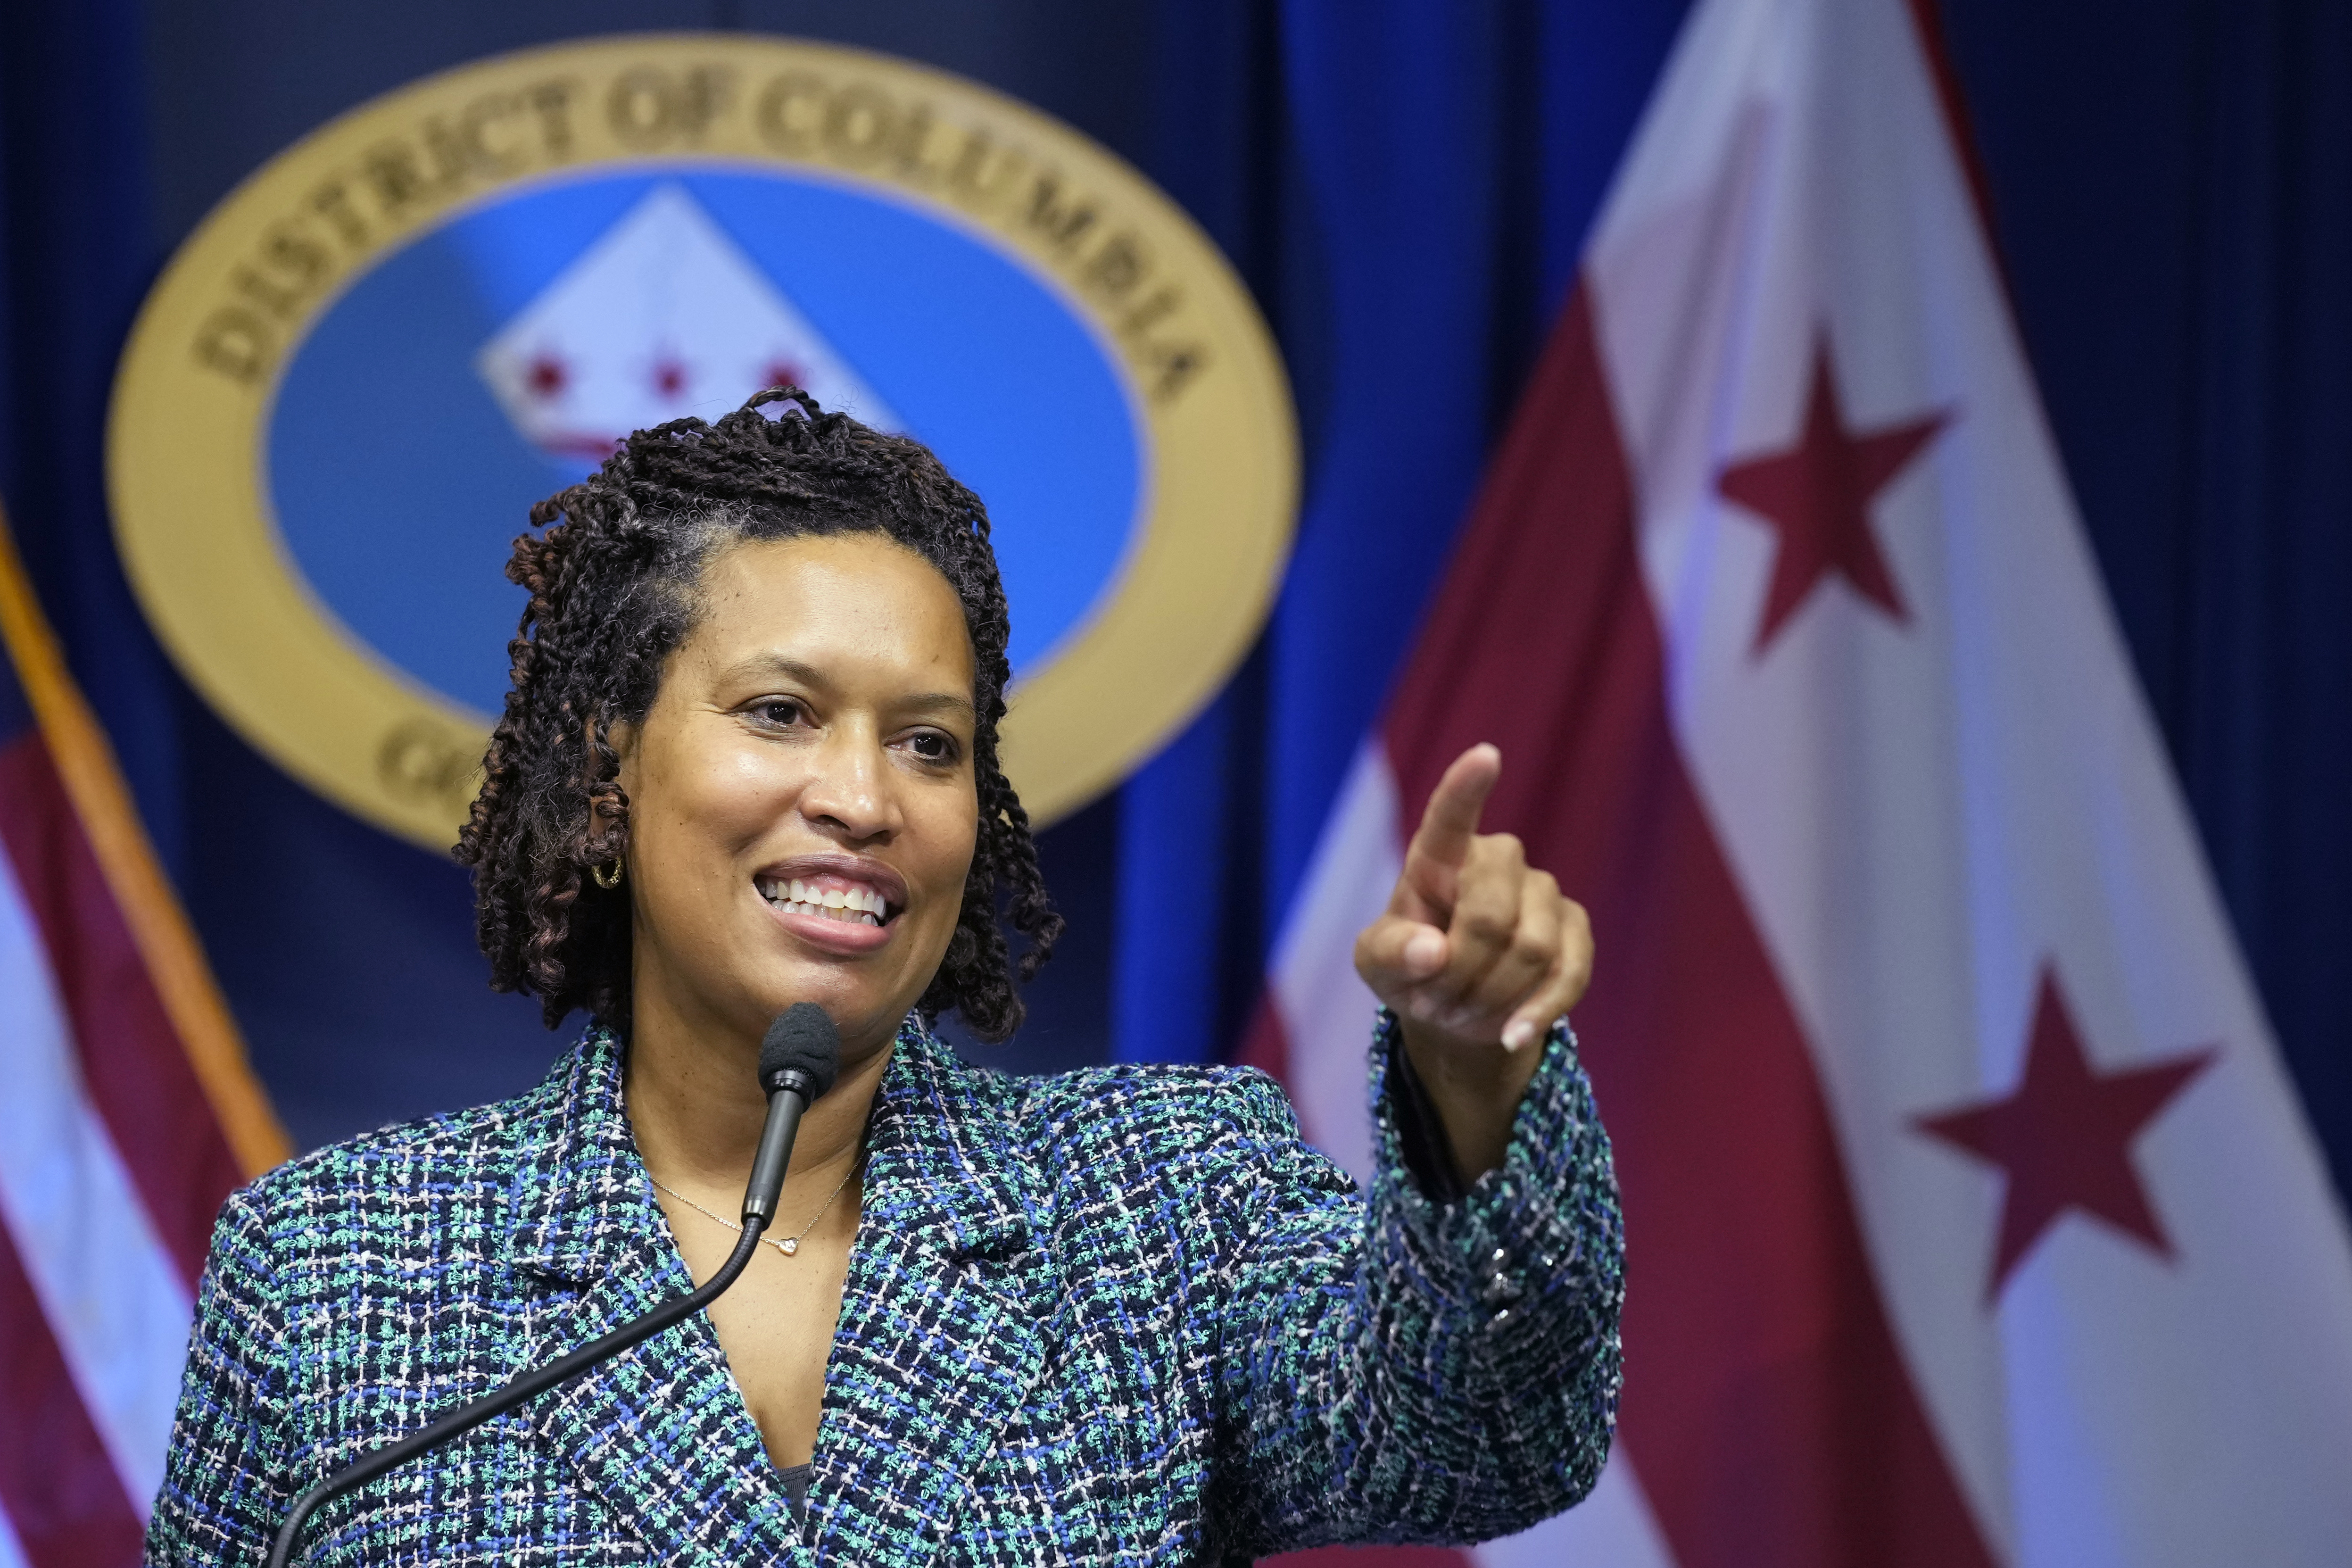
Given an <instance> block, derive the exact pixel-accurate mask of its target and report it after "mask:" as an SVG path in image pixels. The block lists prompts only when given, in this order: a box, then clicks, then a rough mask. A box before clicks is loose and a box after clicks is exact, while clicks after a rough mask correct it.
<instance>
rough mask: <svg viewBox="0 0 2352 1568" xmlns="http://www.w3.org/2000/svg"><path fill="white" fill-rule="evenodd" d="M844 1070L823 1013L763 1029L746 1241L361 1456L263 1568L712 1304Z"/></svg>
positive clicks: (752, 1242)
mask: <svg viewBox="0 0 2352 1568" xmlns="http://www.w3.org/2000/svg"><path fill="white" fill-rule="evenodd" d="M840 1067H841V1036H840V1033H839V1031H837V1030H836V1029H835V1027H834V1024H833V1020H832V1019H831V1018H829V1017H827V1016H825V1012H824V1008H822V1007H819V1006H818V1005H816V1004H815V1003H814V1002H799V1003H795V1004H793V1006H792V1007H790V1008H789V1009H787V1010H786V1011H785V1012H784V1013H782V1015H780V1016H778V1017H777V1019H776V1021H775V1022H774V1023H772V1024H771V1025H769V1026H768V1033H767V1036H766V1037H765V1038H763V1039H762V1040H761V1042H760V1087H761V1089H763V1090H765V1091H766V1093H767V1096H768V1119H767V1121H766V1122H765V1123H764V1124H763V1125H762V1126H761V1129H760V1148H759V1152H758V1153H757V1154H756V1155H755V1156H754V1157H753V1158H752V1161H751V1183H750V1184H749V1185H748V1186H747V1187H746V1188H745V1189H744V1193H743V1234H742V1235H741V1236H740V1237H737V1238H736V1241H735V1250H734V1251H732V1252H730V1253H729V1254H728V1255H727V1261H726V1262H724V1263H722V1264H720V1265H719V1271H718V1272H717V1273H715V1274H713V1275H712V1276H711V1277H710V1278H709V1279H706V1280H704V1281H703V1282H702V1283H701V1284H700V1285H698V1286H697V1287H696V1288H695V1289H692V1290H689V1291H688V1292H686V1293H685V1294H684V1295H682V1296H673V1297H671V1298H670V1299H669V1300H667V1301H664V1302H663V1303H662V1304H661V1305H660V1306H658V1307H656V1308H654V1309H653V1310H651V1311H649V1312H647V1313H646V1314H645V1315H644V1316H643V1317H640V1318H635V1319H632V1320H631V1321H628V1322H625V1323H624V1324H622V1325H621V1326H620V1327H619V1328H617V1329H614V1331H612V1332H611V1333H609V1334H606V1335H605V1336H604V1338H602V1339H600V1340H595V1341H593V1342H590V1343H588V1344H584V1345H583V1346H581V1347H580V1348H579V1349H578V1350H575V1351H572V1352H570V1353H569V1354H567V1355H563V1356H560V1357H558V1358H557V1359H556V1360H554V1361H551V1362H550V1363H547V1364H546V1365H545V1366H539V1367H533V1368H531V1369H530V1371H528V1372H525V1373H519V1374H517V1375H516V1377H515V1378H514V1379H513V1380H512V1381H511V1382H509V1383H508V1384H506V1385H505V1386H504V1387H502V1388H499V1389H498V1390H497V1391H496V1392H494V1393H490V1394H484V1395H483V1396H482V1397H481V1398H479V1399H477V1400H474V1401H472V1402H470V1403H468V1404H465V1405H459V1406H458V1407H457V1409H455V1410H451V1411H448V1412H446V1414H444V1415H440V1416H438V1417H436V1419H434V1420H433V1421H431V1422H430V1423H428V1424H426V1425H425V1426H421V1427H419V1428H418V1429H417V1430H415V1431H414V1432H411V1433H410V1434H409V1435H408V1436H405V1437H403V1438H401V1439H399V1440H398V1441H397V1442H394V1443H387V1444H385V1445H384V1446H383V1447H381V1448H378V1449H376V1450H374V1451H373V1453H368V1454H363V1455H362V1456H361V1457H360V1458H357V1459H354V1460H353V1461H352V1463H350V1464H348V1465H346V1466H344V1467H343V1468H341V1469H340V1470H337V1471H336V1472H335V1473H334V1474H333V1475H331V1476H329V1477H328V1478H327V1479H325V1480H322V1481H320V1483H319V1484H318V1485H317V1486H314V1487H312V1488H311V1489H310V1490H309V1491H306V1492H304V1493H303V1494H302V1495H301V1496H300V1497H299V1498H297V1499H295V1500H294V1506H293V1507H292V1508H291V1509H289V1510H288V1511H287V1515H286V1522H285V1523H284V1524H282V1525H280V1526H278V1538H277V1540H276V1541H275V1542H272V1543H271V1545H270V1548H269V1568H286V1565H287V1564H288V1563H290V1562H291V1561H292V1560H293V1556H294V1543H295V1542H296V1541H297V1540H299V1538H300V1536H301V1533H302V1526H303V1525H304V1524H306V1523H308V1522H309V1521H310V1515H311V1514H313V1513H314V1512H316V1511H317V1510H319V1508H320V1506H321V1505H322V1504H324V1503H326V1502H327V1501H329V1500H331V1499H333V1498H337V1497H340V1496H341V1495H342V1494H343V1493H345V1492H347V1491H350V1490H351V1489H352V1488H353V1487H360V1486H364V1485H366V1484H367V1483H368V1482H370V1481H372V1480H373V1479H376V1478H377V1477H378V1476H381V1475H383V1473H384V1472H385V1471H387V1470H390V1469H393V1468H395V1467H397V1466H400V1465H404V1464H406V1463H407V1462H408V1461H409V1460H411V1459H414V1458H416V1457H417V1456H419V1455H420V1454H425V1453H429V1452H431V1451H432V1450H433V1449H435V1448H437V1447H440V1446H441V1445H442V1444H444V1443H446V1442H448V1441H450V1440H451V1439H452V1438H454V1437H457V1436H459V1435H460V1434H462V1433H466V1432H470V1431H471V1430H473V1429H474V1428H475V1427H477V1426H480V1425H481V1424H482V1423H483V1422H485V1421H488V1419H489V1418H490V1417H491V1416H493V1415H499V1414H501V1413H502V1412H505V1411H508V1410H511V1409H513V1408H514V1407H515V1406H516V1405H520V1404H522V1403H524V1402H525V1401H526V1400H529V1399H530V1398H532V1397H534V1396H535V1395H538V1394H544V1393H546V1392H547V1391H548V1390H549V1389H551V1388H553V1387H554V1386H555V1385H556V1384H560V1383H564V1382H568V1381H569V1380H571V1379H572V1378H574V1377H577V1376H578V1375H580V1373H583V1372H586V1371H587V1370H588V1369H589V1368H590V1367H592V1366H594V1365H595V1364H596V1363H599V1362H602V1361H604V1360H607V1359H608V1358H610V1357H613V1356H616V1355H618V1354H620V1353H621V1352H623V1351H625V1350H627V1349H628V1348H629V1347H630V1346H631V1345H634V1344H635V1343H637V1342H639V1341H641V1340H646V1339H650V1338H652V1337H653V1336H654V1335H656V1334H657V1333H659V1332H661V1331H663V1330H664V1329H666V1328H668V1327H669V1326H670V1325H671V1324H673V1323H676V1322H678V1321H682V1320H684V1319H687V1318H690V1317H692V1316H693V1315H694V1314H695V1313H697V1312H698V1311H700V1310H702V1309H703V1308H705V1307H707V1306H709V1305H710V1303H711V1302H713V1301H715V1300H718V1299H719V1295H720V1294H721V1293H722V1292H724V1291H725V1290H726V1289H727V1288H728V1287H729V1286H730V1285H732V1284H734V1283H735V1279H736V1277H737V1276H738V1275H740V1274H741V1273H742V1272H743V1270H744V1268H745V1267H746V1266H748V1265H749V1264H750V1263H751V1255H752V1254H753V1253H755V1252H757V1251H758V1250H759V1249H760V1236H761V1232H763V1231H765V1230H766V1229H767V1228H768V1222H769V1221H770V1220H772V1219H773V1218H774V1217H775V1214H776V1203H777V1200H778V1198H779V1197H780V1196H782V1193H783V1188H784V1172H785V1169H786V1168H787V1167H788V1166H789V1165H790V1164H791V1163H792V1157H793V1139H794V1138H795V1137H797V1136H798V1135H799V1132H800V1125H801V1113H802V1112H803V1111H804V1110H807V1109H808V1107H809V1103H810V1101H812V1100H815V1099H816V1098H817V1097H818V1096H820V1095H822V1094H824V1091H825V1090H827V1089H831V1088H832V1087H833V1080H834V1078H835V1075H836V1074H837V1073H838V1072H839V1070H840Z"/></svg>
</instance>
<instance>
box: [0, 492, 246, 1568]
mask: <svg viewBox="0 0 2352 1568" xmlns="http://www.w3.org/2000/svg"><path fill="white" fill-rule="evenodd" d="M0 633H5V638H4V639H0V640H5V658H0V1568H17V1565H18V1564H29V1565H31V1568H127V1565H128V1564H131V1563H136V1562H137V1561H138V1560H139V1550H140V1538H141V1535H142V1532H143V1531H144V1529H145V1521H146V1518H147V1510H148V1508H149V1505H150V1503H151V1501H152V1499H153V1497H154V1495H155V1489H156V1487H157V1486H158V1484H159V1483H160V1482H161V1481H162V1479H163V1454H164V1448H165V1446H166V1445H167V1444H168V1442H169V1441H170V1438H171V1427H172V1407H173V1400H174V1398H175V1397H176V1395H177V1394H178V1390H179V1382H180V1370H181V1365H182V1362H183V1360H184V1357H185V1355H186V1352H187V1338H188V1325H189V1320H190V1315H191V1311H192V1304H193V1301H194V1288H195V1283H196V1277H197V1273H198V1271H199V1270H200V1269H201V1268H203V1266H204V1260H205V1246H206V1243H207V1241H208V1240H209V1238H210V1237H211V1232H212V1226H213V1217H214V1215H215V1212H216V1211H217V1210H218V1209H219V1207H220V1203H221V1200H222V1199H223V1198H225V1197H226V1196H227V1195H228V1194H229V1192H230V1190H231V1189H233V1188H234V1187H236V1185H237V1184H239V1183H241V1182H243V1181H244V1180H245V1179H246V1178H247V1176H249V1175H252V1174H255V1173H258V1172H260V1171H262V1170H265V1169H267V1168H268V1166H270V1165H272V1164H275V1163H277V1162H278V1161H279V1160H281V1159H283V1158H284V1157H285V1155H286V1152H287V1147H286V1138H285V1134H284V1132H283V1131H280V1130H279V1128H278V1122H277V1119H276V1118H275V1116H273V1115H272V1113H271V1111H270V1110H269V1107H268V1101H267V1100H265V1098H264V1097H263V1095H262V1092H261V1090H260V1089H259V1087H258V1085H257V1083H256V1082H255V1080H254V1079H253V1076H252V1074H251V1073H250V1071H249V1070H248V1069H247V1065H246V1060H245V1053H244V1048H243V1047H242V1045H241V1044H240V1042H239V1040H238V1037H237V1034H236V1026H234V1025H233V1024H232V1023H231V1021H230V1018H229V1015H228V1011H227V1009H226V1007H225V1006H224V1005H222V1002H221V998H220V995H219V993H218V992H217V991H216V990H215V986H214V984H213V981H212V977H211V974H210V973H209V971H208V970H207V969H206V967H205V960H204V957H203V954H202V952H201V951H200V950H199V948H198V947H197V945H196V942H195V941H194V936H193V935H192V933H191V932H190V931H189V928H188V923H187V921H186V918H185V917H184V915H183V913H182V912H181V910H180V905H179V901H178V900H177V899H176V898H175V897H174V895H173V891H172V889H171V886H170V884H169V883H168V882H167V881H166V880H165V879H164V877H163V873H162V871H161V869H160V868H158V866H157V864H156V862H155V858H154V855H153V853H152V849H151V848H150V847H149V845H148V841H147V837H146V834H145V832H144V830H143V829H142V827H141V826H140V822H139V817H138V814H137V812H136V810H135V809H134V808H133V806H132V805H131V798H130V795H129V794H128V792H127V791H126V790H125V789H124V787H123V784H122V781H121V776H120V775H119V774H118V773H117V772H116V769H115V765H114V758H113V754H112V752H111V749H110V747H109V746H108V744H107V742H106V738H105V736H104V735H103V734H102V733H101V732H100V730H99V728H98V726H97V724H96V723H95V722H94V721H92V719H91V717H90V713H89V709H88V708H87V707H86V706H85V705H84V703H83V701H82V700H81V696H80V694H79V691H77V690H76V689H75V688H74V685H73V682H72V679H71V678H70V677H69V676H68V674H67V672H66V668H65V665H64V662H63V660H62V659H61V658H59V655H58V646H57V642H56V639H55V638H54V637H52V636H51V634H50V632H49V628H48V626H47V623H46V622H45V621H44V620H43V618H42V616H41V612H40V608H39V605H38V604H37V601H36V600H35V598H34V595H33V594H32V592H31V589H30V587H29V585H28V584H27V583H26V577H25V574H24V570H23V567H22V565H21V563H20V562H19V561H18V559H17V556H16V548H15V545H14V543H13V542H11V540H10V539H9V536H8V534H7V531H6V529H5V522H0Z"/></svg>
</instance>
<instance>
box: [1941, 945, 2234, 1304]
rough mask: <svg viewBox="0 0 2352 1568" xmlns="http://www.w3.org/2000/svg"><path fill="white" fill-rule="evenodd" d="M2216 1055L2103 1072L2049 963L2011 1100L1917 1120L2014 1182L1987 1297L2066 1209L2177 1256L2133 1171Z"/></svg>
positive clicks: (2197, 1053)
mask: <svg viewBox="0 0 2352 1568" xmlns="http://www.w3.org/2000/svg"><path fill="white" fill-rule="evenodd" d="M2214 1055H2215V1053H2214V1052H2213V1051H2212V1050H2211V1049H2206V1050H2200V1051H2190V1052H2188V1053H2186V1054H2184V1055H2180V1056H2176V1057H2172V1058H2167V1059H2166V1060H2163V1061H2159V1062H2153V1063H2150V1064H2149V1065H2147V1066H2146V1067H2136V1068H2122V1069H2120V1070H2118V1071H2116V1072H2105V1073H2103V1072H2100V1071H2098V1070H2097V1069H2095V1068H2093V1067H2092V1066H2091V1063H2090V1060H2089V1058H2087V1057H2086V1056H2085V1055H2084V1050H2083V1037H2082V1034H2081V1032H2080V1031H2079V1030H2077V1029H2076V1028H2075V1026H2074V1015H2073V1013H2072V1012H2070V1011H2069V1010H2068V1008H2067V1005H2066V998H2065V995H2064V994H2063V993H2062V992H2061V991H2060V990H2059V989H2058V980H2057V977H2056V975H2054V974H2053V973H2052V972H2051V971H2050V969H2049V967H2048V966H2047V965H2044V966H2043V968H2042V987H2041V993H2040V994H2039V995H2038V996H2037V997H2036V999H2035V1001H2034V1006H2033V1033H2032V1037H2031V1038H2030V1039H2029V1040H2028V1042H2027V1045H2026V1051H2025V1074H2024V1077H2023V1078H2022V1079H2020V1080H2019V1082H2018V1086H2017V1088H2016V1089H2013V1090H2011V1092H2010V1093H2009V1094H2008V1095H2007V1096H2006V1097H2005V1098H2002V1099H2000V1100H1984V1101H1981V1102H1979V1103H1978V1104H1975V1105H1969V1106H1962V1107H1960V1108H1959V1109H1958V1110H1948V1111H1943V1112H1940V1113H1938V1114H1936V1115H1933V1116H1922V1117H1919V1118H1917V1119H1916V1122H1915V1125H1916V1126H1917V1127H1918V1129H1919V1130H1920V1131H1922V1132H1925V1133H1927V1134H1928V1135H1929V1136H1931V1137H1935V1138H1940V1139H1942V1140H1943V1141H1944V1142H1948V1143H1950V1144H1953V1145H1955V1146H1957V1147H1958V1148H1961V1149H1965V1150H1967V1151H1968V1152H1969V1153H1971V1154H1974V1155H1975V1156H1977V1157H1978V1158H1979V1159H1980V1160H1984V1161H1986V1162H1988V1163H1991V1164H1995V1165H1999V1166H2000V1167H2001V1169H2002V1171H2003V1173H2005V1174H2006V1176H2007V1178H2008V1184H2009V1190H2008V1193H2007V1194H2006V1195H2005V1196H2004V1197H2003V1199H2002V1202H2001V1212H2000V1247H1999V1248H1998V1250H1997V1252H1996V1254H1995V1256H1994V1258H1993V1266H1992V1279H1991V1282H1990V1284H1989V1285H1988V1286H1987V1287H1986V1289H1985V1300H1987V1301H1988V1302H1990V1301H1993V1300H1999V1299H2000V1292H2001V1288H2002V1287H2003V1286H2005V1285H2007V1284H2008V1283H2009V1278H2010V1276H2011V1274H2013V1273H2015V1272H2016V1270H2017V1267H2018V1265H2019V1264H2020V1263H2021V1262H2023V1261H2024V1258H2025V1255H2026V1254H2027V1253H2029V1252H2031V1251H2032V1250H2033V1247H2034V1244H2035V1243H2037V1242H2039V1241H2040V1240H2041V1239H2042V1237H2043V1236H2044V1235H2046V1234H2047V1233H2048V1232H2049V1230H2050V1228H2051V1227H2052V1226H2055V1225H2056V1224H2057V1223H2058V1221H2059V1219H2060V1218H2061V1217H2062V1216H2063V1215H2065V1213H2066V1211H2067V1210H2069V1209H2075V1210H2079V1211H2081V1212H2082V1213H2084V1214H2086V1215H2096V1216H2097V1217H2098V1218H2100V1219H2103V1220H2105V1221H2106V1222H2107V1223H2108V1224H2109V1225H2112V1226H2115V1227H2116V1229H2117V1230H2120V1231H2122V1232H2123V1233H2124V1234H2125V1235H2126V1236H2129V1237H2135V1238H2137V1240H2139V1241H2141V1242H2142V1243H2144V1244H2146V1245H2147V1247H2150V1248H2151V1249H2153V1250H2154V1251H2155V1252H2156V1253H2157V1254H2158V1256H2160V1257H2164V1258H2169V1257H2171V1256H2172V1242H2171V1239H2170V1238H2169V1237H2167V1236H2166V1235H2165V1233H2164V1226H2163V1224H2162V1222H2161V1221H2159V1220H2158V1218H2157V1215H2156V1208H2155V1205H2152V1204H2151V1203H2149V1202H2148V1197H2147V1186H2146V1184H2144V1183H2142V1182H2141V1180H2140V1176H2139V1172H2138V1171H2137V1169H2136V1168H2135V1167H2134V1166H2133V1164H2132V1159H2131V1146H2132V1143H2133V1142H2134V1140H2136V1139H2137V1138H2138V1136H2139V1134H2140V1132H2141V1131H2142V1130H2143V1129H2145V1128H2146V1127H2147V1124H2148V1123H2149V1122H2151V1121H2155V1120H2156V1118H2157V1116H2158V1113H2159V1112H2161V1111H2162V1110H2164V1108H2165V1107H2166V1106H2167V1105H2168V1104H2170V1103H2171V1101H2172V1097H2173V1096H2175V1095H2177V1094H2179V1092H2180V1091H2181V1090H2182V1089H2185V1088H2187V1087H2188V1084H2189V1079H2193V1078H2195V1077H2196V1076H2197V1075H2198V1074H2199V1073H2200V1072H2203V1071H2204V1070H2205V1069H2206V1068H2208V1067H2210V1066H2211V1065H2212V1063H2213V1058H2214Z"/></svg>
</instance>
